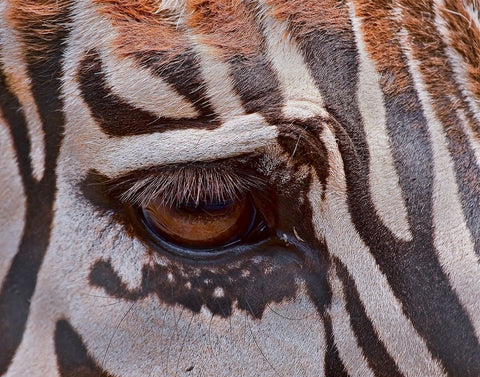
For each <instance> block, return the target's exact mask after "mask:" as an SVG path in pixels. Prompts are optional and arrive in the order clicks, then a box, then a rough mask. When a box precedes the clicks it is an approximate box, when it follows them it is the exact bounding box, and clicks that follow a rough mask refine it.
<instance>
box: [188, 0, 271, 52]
mask: <svg viewBox="0 0 480 377" xmlns="http://www.w3.org/2000/svg"><path fill="white" fill-rule="evenodd" d="M186 4H187V11H188V13H189V17H188V26H189V27H190V28H192V29H193V30H194V33H196V34H198V35H199V40H200V42H201V43H203V44H205V45H208V46H210V47H213V48H214V50H215V52H217V53H220V54H221V55H222V56H223V57H224V58H226V59H228V58H232V57H234V56H236V55H242V56H255V55H260V54H261V51H262V40H263V38H262V35H261V31H260V27H259V25H258V22H257V20H256V19H255V13H254V12H255V11H254V9H250V8H248V2H243V1H240V0H187V2H186Z"/></svg>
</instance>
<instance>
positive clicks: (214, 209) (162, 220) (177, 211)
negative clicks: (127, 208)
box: [142, 197, 266, 253]
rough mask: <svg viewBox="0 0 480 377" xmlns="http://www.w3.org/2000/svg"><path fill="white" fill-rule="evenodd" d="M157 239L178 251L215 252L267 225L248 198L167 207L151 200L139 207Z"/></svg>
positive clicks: (240, 240) (147, 225)
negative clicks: (176, 248)
mask: <svg viewBox="0 0 480 377" xmlns="http://www.w3.org/2000/svg"><path fill="white" fill-rule="evenodd" d="M142 215H143V218H144V221H143V222H144V224H145V226H146V227H147V229H148V230H149V231H150V233H152V234H153V235H154V236H155V238H156V239H160V240H161V241H164V242H167V243H168V244H170V245H173V246H177V247H179V248H181V249H189V250H192V251H195V250H199V251H210V252H211V253H212V252H215V251H216V250H221V249H223V248H226V247H227V246H233V245H235V244H238V243H241V242H243V241H246V240H248V239H249V237H250V236H251V235H252V234H253V233H255V235H257V236H258V235H259V234H261V233H262V232H264V231H265V230H266V226H265V224H264V222H263V220H262V218H261V216H260V215H259V213H258V211H257V210H256V208H255V205H254V204H253V201H252V200H250V199H249V198H248V197H244V198H242V199H228V200H223V201H208V202H207V201H204V202H201V201H200V202H193V203H185V204H181V205H168V204H165V203H164V202H163V201H161V200H153V201H151V202H150V203H149V204H148V205H147V206H145V207H143V208H142Z"/></svg>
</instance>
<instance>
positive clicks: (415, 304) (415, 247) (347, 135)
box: [291, 25, 480, 376]
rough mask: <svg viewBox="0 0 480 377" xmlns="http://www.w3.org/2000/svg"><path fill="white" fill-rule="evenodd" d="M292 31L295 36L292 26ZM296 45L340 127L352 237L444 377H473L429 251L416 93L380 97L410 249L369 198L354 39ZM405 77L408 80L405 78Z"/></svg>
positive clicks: (455, 313)
mask: <svg viewBox="0 0 480 377" xmlns="http://www.w3.org/2000/svg"><path fill="white" fill-rule="evenodd" d="M291 30H292V33H295V25H291ZM297 43H298V44H299V46H300V48H301V49H302V51H303V53H304V57H305V60H306V62H307V64H308V65H309V67H310V70H311V73H312V76H313V77H314V80H315V83H316V85H317V87H318V88H319V89H320V91H321V93H322V94H323V95H324V99H325V103H326V107H327V109H328V110H329V112H330V113H331V114H332V115H334V116H335V117H336V118H337V119H338V121H339V122H338V123H337V124H336V126H335V132H336V137H337V140H338V145H339V148H340V152H341V154H342V159H343V163H344V169H345V174H346V180H347V192H348V205H349V210H350V213H351V216H352V219H353V222H354V224H355V227H356V229H357V231H358V232H359V234H360V235H361V237H362V239H363V241H364V242H365V243H366V245H367V246H368V247H369V249H370V251H371V253H372V254H373V255H374V257H375V259H376V261H377V263H378V265H379V267H380V269H381V271H382V272H383V273H384V274H385V275H386V277H387V279H388V282H389V284H390V285H391V287H392V290H393V292H394V294H395V296H396V297H397V298H399V300H400V301H401V302H402V304H403V308H404V311H405V314H406V315H407V316H408V317H409V318H410V319H411V320H412V323H413V325H414V327H415V328H416V330H417V331H418V332H419V333H420V335H421V336H422V337H424V338H425V340H426V343H427V346H428V348H429V350H430V351H431V352H432V354H433V355H434V357H436V358H438V359H440V360H441V362H442V364H443V366H444V367H445V369H446V371H447V372H448V373H449V375H452V376H458V375H462V376H476V375H478V373H479V372H480V349H479V345H478V342H477V340H476V338H475V334H474V330H473V327H472V324H471V323H470V321H469V318H468V316H467V314H466V313H465V312H464V310H463V308H462V306H461V304H460V302H459V300H458V297H457V296H456V295H455V293H454V292H453V291H452V289H451V287H450V285H449V283H448V279H447V277H446V276H445V274H444V273H443V271H442V268H441V266H440V264H439V262H438V260H437V258H436V255H435V249H434V246H433V236H432V229H433V224H432V209H431V207H432V186H433V172H432V166H433V164H432V152H431V145H430V140H429V134H428V129H427V127H426V122H425V119H424V116H423V114H422V111H421V108H420V105H419V101H418V98H417V96H416V93H415V92H414V91H413V89H409V88H407V90H406V91H405V92H403V93H402V94H401V95H398V96H396V97H393V96H389V95H388V94H387V92H386V90H384V96H385V103H386V107H387V127H388V131H389V134H390V137H391V141H392V152H393V155H394V160H395V167H396V171H397V173H398V175H399V178H400V186H401V189H402V191H403V194H404V197H405V201H406V206H407V210H408V220H409V223H410V225H411V229H412V232H413V235H414V240H413V241H412V242H410V243H403V242H402V241H399V240H397V239H396V238H395V237H394V235H393V234H392V233H391V232H390V230H388V229H387V228H386V227H385V226H384V225H383V224H382V222H381V220H380V219H379V218H378V216H377V214H376V212H375V209H374V205H373V201H372V198H371V196H370V194H369V192H370V190H369V182H368V176H369V154H368V148H367V143H366V138H365V133H364V130H363V128H362V121H361V117H360V112H359V110H358V103H357V100H356V98H357V92H356V89H357V82H358V62H357V58H358V54H357V51H356V47H355V44H354V36H353V32H351V30H350V31H348V32H347V31H345V33H343V34H340V33H335V32H333V31H331V30H317V31H314V32H312V33H310V34H309V35H308V36H307V37H302V38H299V39H298V40H297ZM313 52H315V53H313ZM403 64H404V66H405V67H406V64H405V62H403ZM404 74H405V75H407V77H408V72H404ZM389 79H391V74H389V72H385V75H384V76H383V81H382V83H381V85H382V88H385V87H387V85H388V84H389V82H388V81H389ZM390 85H391V82H390Z"/></svg>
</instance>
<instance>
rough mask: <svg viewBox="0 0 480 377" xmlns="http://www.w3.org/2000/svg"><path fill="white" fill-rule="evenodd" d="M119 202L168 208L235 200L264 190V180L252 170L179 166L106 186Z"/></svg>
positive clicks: (141, 174) (135, 175)
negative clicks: (154, 203) (161, 205)
mask: <svg viewBox="0 0 480 377" xmlns="http://www.w3.org/2000/svg"><path fill="white" fill-rule="evenodd" d="M107 186H108V189H109V191H110V192H112V193H114V195H115V196H116V197H118V198H119V199H120V200H121V201H122V202H127V203H130V204H131V205H134V206H147V205H148V203H150V202H151V201H152V200H157V201H158V200H160V201H161V202H162V204H164V205H168V206H181V205H183V204H187V203H194V204H197V205H198V204H199V203H201V202H206V201H213V202H222V201H226V200H232V199H233V200H236V199H239V198H241V197H243V196H244V195H245V194H247V193H248V192H250V191H252V190H263V189H264V188H265V186H266V179H265V177H263V176H262V175H260V174H258V173H257V172H254V171H251V169H245V170H244V169H242V168H241V167H233V166H195V165H192V166H181V167H170V168H163V169H150V170H146V171H143V172H134V173H131V174H129V175H127V176H124V177H121V178H118V179H115V180H114V181H111V182H109V183H107Z"/></svg>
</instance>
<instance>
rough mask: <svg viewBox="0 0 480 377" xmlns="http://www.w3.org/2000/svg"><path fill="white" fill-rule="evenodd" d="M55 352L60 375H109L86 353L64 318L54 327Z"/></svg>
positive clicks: (90, 376)
mask: <svg viewBox="0 0 480 377" xmlns="http://www.w3.org/2000/svg"><path fill="white" fill-rule="evenodd" d="M55 352H56V354H57V365H58V372H59V373H60V376H61V377H111V375H110V374H109V373H107V372H106V371H104V370H102V369H101V368H100V367H99V366H98V365H97V364H96V362H95V361H94V360H93V359H92V357H91V356H90V355H89V354H88V352H87V349H86V347H85V344H84V343H83V341H82V338H81V337H80V335H78V334H77V332H76V331H75V330H74V329H73V327H72V325H71V324H70V323H69V322H68V321H66V320H61V321H58V322H57V326H56V327H55Z"/></svg>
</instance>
